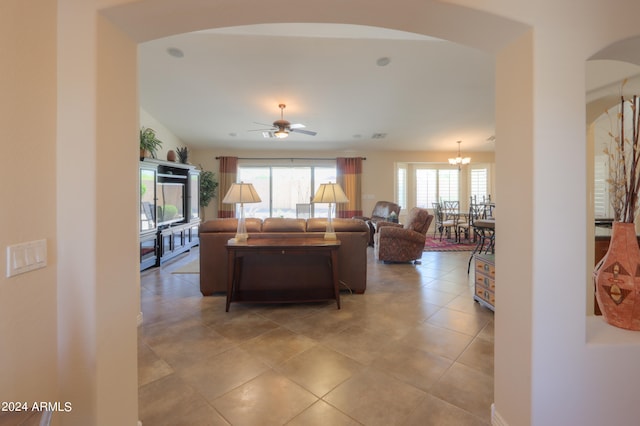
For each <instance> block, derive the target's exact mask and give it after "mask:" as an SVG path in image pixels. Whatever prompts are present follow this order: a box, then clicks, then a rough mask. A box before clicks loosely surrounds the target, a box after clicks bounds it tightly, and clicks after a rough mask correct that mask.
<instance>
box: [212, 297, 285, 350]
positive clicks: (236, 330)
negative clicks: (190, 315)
mask: <svg viewBox="0 0 640 426" xmlns="http://www.w3.org/2000/svg"><path fill="white" fill-rule="evenodd" d="M234 307H235V306H234ZM226 314H227V315H224V316H222V317H217V318H216V320H214V321H212V322H207V324H208V325H209V326H210V327H211V328H212V329H214V330H215V331H217V332H218V333H220V334H221V335H222V336H224V337H226V338H227V339H229V340H232V341H234V342H236V343H239V342H243V341H245V340H249V339H253V338H255V337H258V336H260V335H261V334H263V333H266V332H268V331H271V330H274V329H276V328H278V324H276V323H275V322H273V321H271V320H269V319H266V318H264V317H262V316H260V315H257V314H255V313H253V312H250V311H246V310H245V309H240V310H238V309H234V311H233V312H228V313H226ZM228 314H231V315H228Z"/></svg>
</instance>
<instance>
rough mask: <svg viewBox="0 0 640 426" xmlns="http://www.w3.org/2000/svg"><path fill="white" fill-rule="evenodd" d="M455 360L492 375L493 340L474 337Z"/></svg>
mask: <svg viewBox="0 0 640 426" xmlns="http://www.w3.org/2000/svg"><path fill="white" fill-rule="evenodd" d="M457 361H458V362H459V363H461V364H464V365H466V366H468V367H471V368H475V369H477V370H480V371H482V372H483V373H487V374H490V375H491V376H493V342H491V341H489V340H485V339H480V338H479V337H476V338H475V339H473V342H471V344H470V345H469V346H468V347H467V349H465V351H464V352H463V353H462V355H460V357H459V358H458V359H457Z"/></svg>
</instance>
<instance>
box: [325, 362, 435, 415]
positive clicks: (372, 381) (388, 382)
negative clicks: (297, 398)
mask: <svg viewBox="0 0 640 426" xmlns="http://www.w3.org/2000/svg"><path fill="white" fill-rule="evenodd" d="M425 395H426V394H425V393H424V392H422V391H421V390H418V389H416V388H414V387H413V386H410V385H408V384H406V383H403V382H402V381H400V380H398V379H396V378H394V377H392V376H390V375H387V374H385V373H381V372H379V371H377V370H373V369H368V370H364V371H362V372H360V373H358V374H357V375H355V376H353V377H352V378H350V379H349V380H347V381H346V382H344V383H343V384H341V385H340V386H338V387H337V388H336V389H334V390H333V391H331V392H329V394H328V395H327V396H325V397H324V398H323V399H324V400H325V401H327V402H328V403H329V404H331V405H333V406H334V407H336V408H338V409H339V410H340V411H342V412H343V413H345V414H347V415H348V416H349V417H352V418H354V419H355V420H357V421H359V422H360V423H362V424H366V425H372V426H375V425H384V426H388V425H397V424H401V423H402V422H403V420H405V419H406V418H407V417H408V416H409V415H410V414H411V413H412V412H413V410H414V409H415V408H416V407H417V406H418V404H419V403H420V402H421V401H422V400H423V399H424V397H425Z"/></svg>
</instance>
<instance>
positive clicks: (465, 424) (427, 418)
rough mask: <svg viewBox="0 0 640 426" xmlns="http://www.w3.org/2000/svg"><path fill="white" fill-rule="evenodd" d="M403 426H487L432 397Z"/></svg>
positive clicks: (421, 404)
mask: <svg viewBox="0 0 640 426" xmlns="http://www.w3.org/2000/svg"><path fill="white" fill-rule="evenodd" d="M403 425H404V426H488V425H489V423H487V422H485V421H483V420H481V419H480V418H478V417H476V416H474V415H473V414H471V413H468V412H466V411H464V410H463V409H461V408H458V407H456V406H455V405H451V404H449V403H448V402H445V401H442V400H441V399H438V398H436V397H434V396H431V395H427V397H426V398H425V399H424V400H423V401H422V403H420V405H419V406H418V408H417V409H416V410H415V411H414V412H413V413H411V416H409V418H408V419H407V421H406V422H405V423H403Z"/></svg>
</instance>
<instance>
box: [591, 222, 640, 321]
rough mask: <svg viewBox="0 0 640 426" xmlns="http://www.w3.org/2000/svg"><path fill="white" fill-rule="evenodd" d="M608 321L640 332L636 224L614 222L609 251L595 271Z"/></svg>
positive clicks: (598, 296)
mask: <svg viewBox="0 0 640 426" xmlns="http://www.w3.org/2000/svg"><path fill="white" fill-rule="evenodd" d="M594 283H595V292H596V300H597V302H598V306H599V307H600V310H601V311H602V316H603V318H604V320H605V321H606V322H607V323H609V324H611V325H614V326H616V327H620V328H625V329H628V330H636V331H640V248H639V247H638V240H637V236H636V230H635V226H634V224H633V223H624V222H614V223H613V229H612V233H611V242H610V243H609V250H608V251H607V253H606V254H605V255H604V257H603V258H602V260H601V261H600V262H598V264H597V265H596V267H595V270H594Z"/></svg>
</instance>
